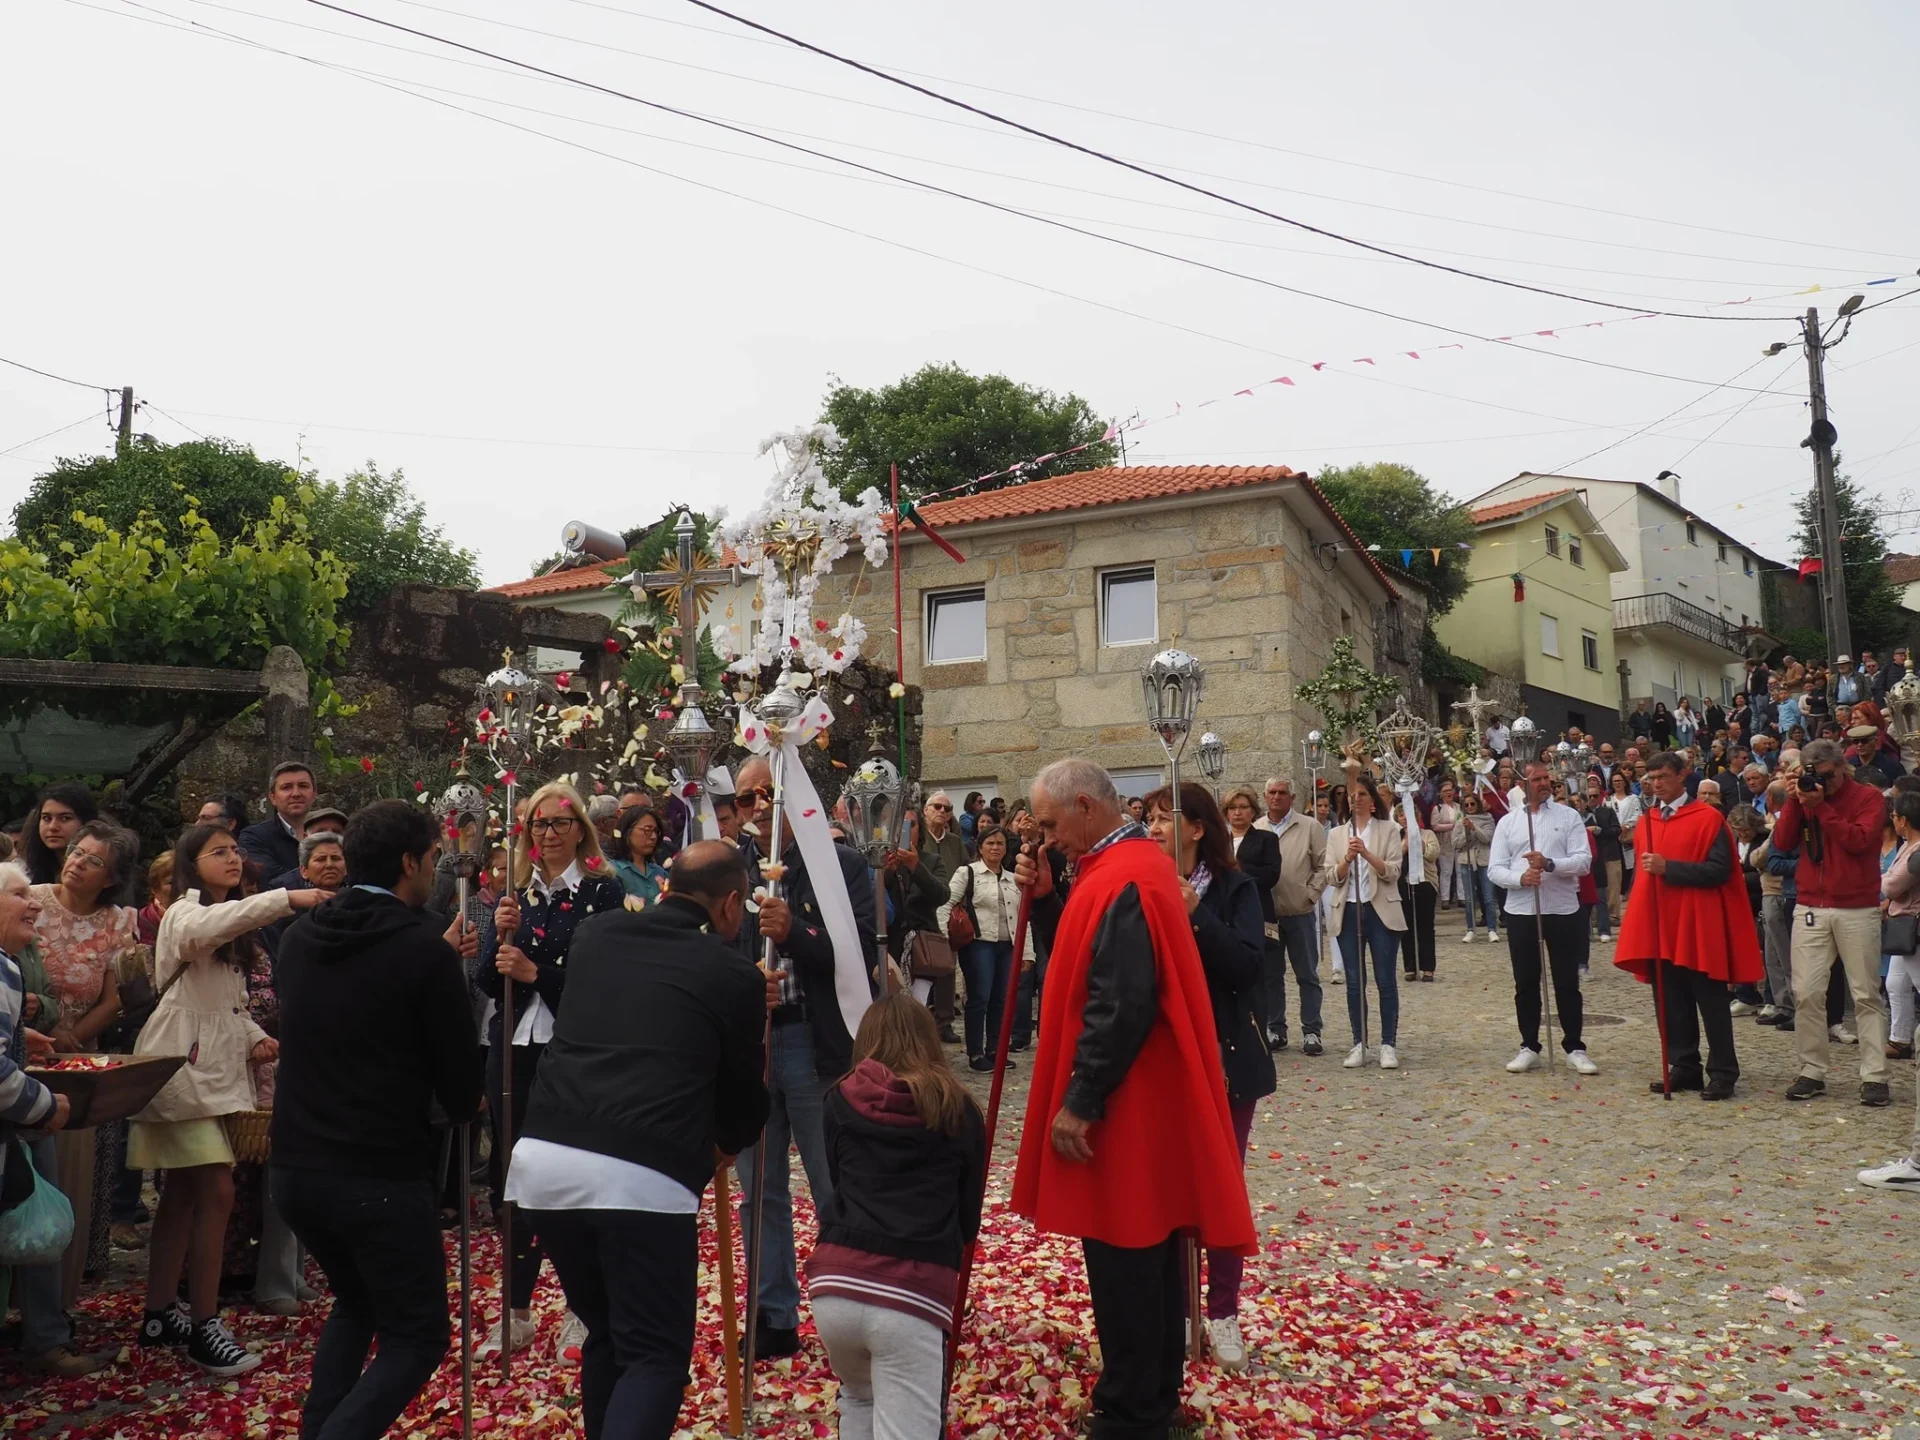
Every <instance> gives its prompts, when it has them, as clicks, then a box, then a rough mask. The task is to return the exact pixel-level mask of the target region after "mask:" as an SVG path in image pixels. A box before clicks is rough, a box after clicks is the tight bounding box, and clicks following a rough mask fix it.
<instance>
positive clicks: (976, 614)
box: [927, 585, 987, 665]
mask: <svg viewBox="0 0 1920 1440" xmlns="http://www.w3.org/2000/svg"><path fill="white" fill-rule="evenodd" d="M986 658H987V591H986V587H985V586H982V585H976V586H974V587H973V588H971V589H968V590H938V591H935V592H933V593H932V594H929V595H928V596H927V664H929V665H946V664H950V663H952V662H954V661H956V660H984V659H986Z"/></svg>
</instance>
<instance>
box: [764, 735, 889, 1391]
mask: <svg viewBox="0 0 1920 1440" xmlns="http://www.w3.org/2000/svg"><path fill="white" fill-rule="evenodd" d="M770 779H771V772H770V771H769V770H768V767H767V762H766V761H765V760H763V759H761V758H760V757H759V756H755V757H754V758H753V759H751V760H749V761H747V763H746V764H745V765H743V766H741V767H740V774H739V777H738V786H739V791H740V793H741V794H746V793H748V792H749V791H757V792H765V791H767V789H768V786H769V783H770ZM789 818H791V816H789ZM756 823H757V825H758V827H759V828H760V830H761V832H762V834H770V833H771V831H772V812H771V810H770V809H767V808H762V809H761V810H760V812H759V816H758V819H757V821H756ZM784 833H785V837H786V838H785V840H784V844H783V850H784V853H783V854H782V855H781V856H780V861H781V863H782V864H783V865H784V866H785V869H784V871H782V872H781V876H780V886H781V895H782V896H783V897H784V898H782V899H779V900H775V899H772V898H768V899H765V900H762V901H761V902H760V910H759V913H758V915H756V916H754V917H752V918H751V919H750V921H749V924H748V926H747V927H744V928H743V929H742V932H741V934H742V938H743V940H745V939H747V937H748V936H749V934H750V935H751V943H750V948H749V949H748V951H747V953H748V954H749V955H752V956H753V957H754V958H756V959H757V958H759V953H758V952H759V950H760V944H761V942H762V941H763V940H772V941H773V942H774V944H775V952H774V964H773V973H774V978H775V979H776V980H777V981H778V984H779V987H780V988H779V1003H778V1004H776V1005H775V1006H774V1008H773V1013H772V1017H771V1018H772V1021H773V1028H772V1031H771V1034H772V1037H773V1044H772V1048H771V1052H770V1054H769V1056H768V1068H767V1074H768V1077H769V1083H770V1085H771V1087H772V1092H773V1108H772V1111H771V1113H770V1114H769V1115H768V1117H767V1133H766V1144H767V1147H768V1148H767V1165H766V1177H767V1178H766V1189H767V1193H766V1198H765V1201H764V1203H763V1204H757V1202H758V1201H759V1197H758V1196H756V1195H755V1193H754V1189H753V1176H754V1173H755V1169H756V1163H755V1157H754V1156H753V1155H751V1154H747V1155H742V1156H741V1157H740V1180H741V1186H740V1188H741V1194H742V1197H743V1199H744V1201H745V1203H746V1206H747V1209H746V1212H745V1213H746V1214H747V1215H748V1216H752V1215H755V1214H758V1215H759V1217H760V1274H759V1275H757V1276H755V1277H754V1293H755V1305H754V1310H755V1320H754V1323H755V1324H756V1325H757V1326H758V1327H759V1333H758V1335H757V1337H756V1339H755V1344H754V1354H755V1355H756V1356H759V1357H766V1358H771V1357H775V1356H781V1355H791V1354H793V1353H795V1352H796V1351H797V1350H799V1348H800V1277H799V1272H798V1267H797V1265H796V1263H795V1260H794V1253H793V1193H792V1190H791V1188H790V1187H791V1181H790V1179H789V1170H788V1163H789V1162H788V1153H787V1152H788V1150H789V1148H790V1147H798V1149H799V1151H800V1163H801V1164H802V1165H803V1166H804V1167H805V1168H806V1172H807V1188H808V1189H809V1190H810V1191H811V1192H812V1194H813V1203H814V1205H815V1206H816V1207H819V1206H823V1205H825V1204H826V1202H827V1200H828V1198H829V1197H830V1196H831V1195H832V1194H833V1177H832V1175H831V1174H829V1173H828V1170H827V1141H826V1131H825V1128H824V1124H825V1122H824V1117H825V1106H826V1093H827V1088H828V1087H829V1086H831V1085H833V1084H834V1083H836V1082H837V1081H838V1080H839V1079H840V1077H841V1076H842V1075H845V1074H846V1073H847V1071H849V1070H851V1069H852V1068H853V1035H852V1033H851V1032H850V1031H849V1030H848V1029H847V1022H846V1020H845V1018H844V1017H843V1016H842V1015H841V1013H840V1001H839V999H838V997H837V996H836V995H835V993H834V983H833V981H834V970H835V964H836V959H835V955H834V949H833V940H832V937H831V936H829V935H828V933H827V926H826V920H825V918H824V916H823V915H822V913H821V909H820V900H819V895H818V886H819V885H821V884H826V885H838V886H841V887H843V888H844V889H845V891H846V894H847V898H848V899H849V900H850V901H851V902H852V905H853V919H854V927H855V929H856V930H857V931H858V932H859V937H860V954H861V956H862V957H865V958H864V959H863V960H862V963H861V969H862V973H865V972H866V971H867V970H868V968H869V967H870V966H871V965H872V963H873V962H872V958H871V957H872V956H873V953H874V923H873V876H872V874H871V873H870V872H869V871H868V869H867V862H866V861H865V860H863V859H861V858H860V856H859V855H858V854H857V853H855V852H854V851H852V850H849V849H848V848H847V847H846V846H844V845H835V846H834V857H835V859H837V860H838V861H839V865H840V873H839V874H838V875H828V876H825V877H821V878H819V879H816V877H814V876H812V875H810V874H808V873H807V863H806V860H805V858H804V857H803V856H802V855H801V853H800V847H799V846H798V845H796V844H795V843H794V842H793V839H792V831H791V829H790V828H789V829H787V830H785V832H784ZM754 858H757V857H754ZM759 874H760V872H759V867H758V866H757V865H756V870H755V879H756V882H757V881H758V879H759ZM746 1223H749V1224H750V1223H752V1222H751V1220H749V1221H747V1222H746Z"/></svg>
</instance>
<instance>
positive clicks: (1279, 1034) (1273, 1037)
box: [1267, 1030, 1292, 1055]
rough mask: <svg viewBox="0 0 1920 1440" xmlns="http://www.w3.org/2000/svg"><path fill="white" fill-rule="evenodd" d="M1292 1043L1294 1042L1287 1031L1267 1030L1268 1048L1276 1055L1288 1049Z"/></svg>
mask: <svg viewBox="0 0 1920 1440" xmlns="http://www.w3.org/2000/svg"><path fill="white" fill-rule="evenodd" d="M1291 1043H1292V1042H1291V1041H1289V1040H1288V1039H1287V1032H1286V1031H1284V1030H1269V1031H1268V1032H1267V1048H1268V1049H1269V1050H1271V1051H1273V1053H1274V1054H1276V1055H1278V1054H1279V1053H1280V1052H1281V1051H1282V1050H1284V1049H1286V1048H1287V1046H1288V1045H1289V1044H1291Z"/></svg>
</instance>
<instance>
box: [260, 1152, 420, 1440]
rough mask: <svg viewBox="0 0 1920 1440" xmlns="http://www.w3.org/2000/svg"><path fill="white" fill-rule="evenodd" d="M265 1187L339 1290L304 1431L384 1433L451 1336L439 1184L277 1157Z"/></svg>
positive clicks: (308, 1434) (317, 1350) (317, 1357)
mask: <svg viewBox="0 0 1920 1440" xmlns="http://www.w3.org/2000/svg"><path fill="white" fill-rule="evenodd" d="M267 1193H268V1194H269V1195H270V1196H271V1197H272V1200H273V1207H274V1209H275V1210H277V1211H279V1213H280V1216H281V1218H282V1219H284V1220H285V1221H286V1222H287V1226H288V1228H289V1229H291V1230H292V1231H293V1233H294V1234H295V1235H297V1236H299V1238H300V1243H301V1244H302V1245H304V1246H306V1247H307V1251H308V1253H309V1254H311V1255H312V1256H313V1258H314V1259H315V1260H316V1261H318V1262H319V1265H320V1268H321V1269H322V1270H324V1271H325V1272H326V1275H327V1284H328V1286H329V1287H330V1288H331V1289H332V1290H333V1309H332V1311H331V1312H330V1313H329V1314H328V1316H327V1323H326V1325H325V1327H324V1328H322V1330H321V1331H320V1340H319V1343H318V1344H317V1345H315V1346H314V1349H313V1377H312V1380H311V1381H310V1383H309V1386H308V1390H307V1403H306V1408H305V1410H304V1412H303V1413H302V1416H301V1420H300V1434H301V1436H302V1437H303V1440H379V1437H380V1436H382V1435H385V1434H386V1433H387V1428H388V1427H389V1426H390V1425H392V1424H393V1422H394V1421H395V1420H398V1419H399V1418H400V1413H401V1412H402V1411H403V1410H405V1409H406V1408H407V1406H408V1405H410V1404H411V1403H412V1402H413V1397H414V1396H416V1395H418V1394H419V1393H420V1390H421V1387H422V1386H424V1385H425V1384H426V1383H427V1381H428V1380H430V1379H432V1378H433V1372H434V1371H435V1370H437V1369H438V1368H439V1367H440V1362H441V1360H442V1359H444V1358H445V1357H446V1353H447V1345H448V1341H449V1340H450V1338H451V1331H452V1327H451V1325H450V1323H449V1321H448V1318H447V1257H446V1251H445V1249H444V1248H443V1244H442V1241H441V1237H440V1215H439V1211H438V1207H437V1206H436V1205H435V1203H434V1199H435V1197H434V1191H433V1186H432V1185H431V1184H429V1183H428V1182H427V1181H425V1180H378V1179H373V1178H371V1177H367V1176H360V1175H336V1174H334V1173H333V1172H331V1171H326V1170H298V1169H291V1168H288V1167H286V1166H282V1165H273V1166H270V1167H269V1168H268V1171H267ZM376 1340H378V1341H379V1352H378V1353H377V1354H375V1355H374V1357H373V1363H372V1364H368V1363H367V1354H368V1352H369V1351H370V1350H372V1349H373V1347H374V1342H375V1341H376Z"/></svg>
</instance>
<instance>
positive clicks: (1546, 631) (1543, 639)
mask: <svg viewBox="0 0 1920 1440" xmlns="http://www.w3.org/2000/svg"><path fill="white" fill-rule="evenodd" d="M1540 653H1541V654H1542V655H1551V656H1553V658H1554V659H1556V660H1558V659H1559V658H1560V622H1559V621H1558V620H1556V619H1555V618H1554V617H1553V616H1551V615H1542V616H1541V617H1540Z"/></svg>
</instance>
